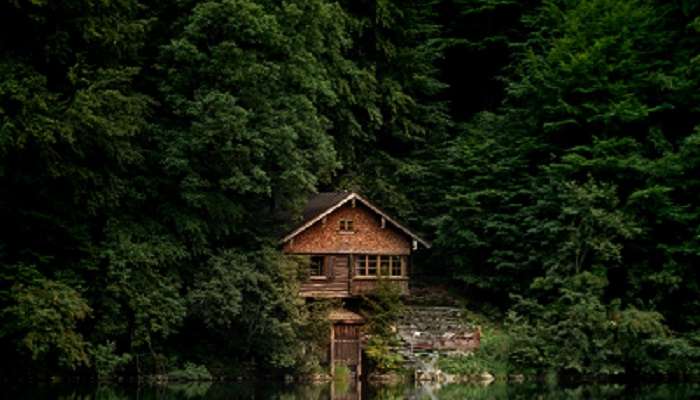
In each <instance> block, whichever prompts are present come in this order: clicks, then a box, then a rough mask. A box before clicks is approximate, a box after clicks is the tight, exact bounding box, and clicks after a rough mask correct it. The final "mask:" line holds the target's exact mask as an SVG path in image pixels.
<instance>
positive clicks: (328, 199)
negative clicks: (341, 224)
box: [282, 192, 430, 248]
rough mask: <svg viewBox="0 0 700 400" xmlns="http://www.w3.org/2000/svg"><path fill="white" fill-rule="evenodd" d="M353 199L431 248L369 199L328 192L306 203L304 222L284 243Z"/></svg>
mask: <svg viewBox="0 0 700 400" xmlns="http://www.w3.org/2000/svg"><path fill="white" fill-rule="evenodd" d="M353 199H356V200H358V201H360V202H361V203H362V204H364V205H365V206H367V208H369V209H370V210H372V211H374V212H375V213H377V214H379V215H381V216H382V217H384V219H385V220H386V221H388V222H389V223H391V224H392V225H394V226H395V227H396V228H398V229H399V230H401V231H403V232H404V233H405V234H406V235H408V236H410V237H411V238H412V239H414V240H415V241H417V242H418V243H420V244H422V245H423V246H425V247H426V248H430V243H428V242H427V241H425V240H423V239H422V238H420V237H419V236H418V235H416V234H415V233H413V232H412V231H411V230H409V229H408V228H406V227H405V226H403V225H401V224H400V223H398V222H397V221H396V220H394V219H393V218H391V217H389V216H388V215H387V214H386V213H385V212H384V211H382V210H381V209H379V208H378V207H376V206H375V205H373V204H372V203H370V202H369V201H368V200H367V199H365V198H364V197H362V196H360V195H359V194H357V193H355V192H326V193H318V194H315V195H313V196H312V197H311V198H310V199H309V201H308V202H307V203H306V207H305V208H304V211H303V213H302V216H303V217H302V221H301V222H300V223H299V224H298V226H297V228H295V229H294V230H293V231H292V232H291V233H290V234H288V235H287V236H285V237H284V238H283V239H282V243H285V242H287V241H289V240H291V239H292V238H293V237H295V236H296V235H298V234H300V233H301V232H303V231H305V230H306V229H308V228H309V227H311V226H312V225H314V224H315V223H316V222H318V221H320V220H321V219H323V217H325V216H326V215H328V214H330V213H332V212H333V211H335V210H336V209H337V208H339V207H341V206H342V205H343V204H345V203H347V202H348V201H351V200H353Z"/></svg>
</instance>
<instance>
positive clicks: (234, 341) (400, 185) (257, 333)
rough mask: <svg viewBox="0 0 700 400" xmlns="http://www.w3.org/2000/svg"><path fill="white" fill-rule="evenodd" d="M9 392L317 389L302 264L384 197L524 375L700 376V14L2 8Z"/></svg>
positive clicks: (381, 7) (320, 6) (4, 320)
mask: <svg viewBox="0 0 700 400" xmlns="http://www.w3.org/2000/svg"><path fill="white" fill-rule="evenodd" d="M0 31H1V33H0V52H1V54H2V57H1V58H0V221H2V222H1V223H0V358H1V359H2V360H3V363H2V365H1V366H0V373H1V374H2V376H5V377H12V376H15V377H50V376H56V375H64V376H73V375H84V376H91V375H92V376H100V377H102V376H109V375H111V374H122V375H137V374H138V375H142V374H155V373H162V372H164V371H168V370H172V369H175V368H180V367H182V366H183V365H185V364H188V363H193V364H196V365H206V366H207V368H208V369H209V370H210V371H222V372H221V374H224V375H225V374H237V373H239V372H237V371H231V370H237V369H240V370H241V371H244V370H247V371H258V372H262V373H265V374H270V375H278V374H285V373H291V372H295V371H301V372H303V371H308V370H311V369H313V368H315V364H314V361H313V360H311V359H310V358H311V357H310V356H309V355H310V354H312V353H313V351H312V350H313V349H312V348H313V346H314V343H313V338H314V337H316V336H315V334H314V332H315V331H314V330H315V329H319V328H318V321H315V320H314V318H313V315H314V313H313V310H311V309H309V306H307V305H305V304H304V302H303V301H301V300H299V299H297V296H296V287H297V286H296V285H297V281H298V278H299V267H298V265H297V263H296V262H295V261H294V260H292V259H288V258H285V257H284V256H283V255H282V254H281V252H280V249H279V246H278V241H279V238H280V234H281V233H283V232H285V230H286V229H288V228H289V227H290V225H289V224H290V222H289V221H290V219H289V216H290V215H291V216H294V215H298V214H299V212H300V210H301V208H302V207H303V205H304V203H305V200H306V199H307V198H308V196H309V195H310V194H312V193H315V192H319V191H331V190H343V189H347V190H357V191H359V192H361V193H363V194H364V195H365V196H366V197H367V198H369V199H372V200H373V201H376V202H377V204H381V205H382V206H383V207H384V208H386V209H387V211H389V212H390V213H391V214H392V215H396V216H397V217H398V218H399V219H400V220H402V221H404V222H405V223H406V224H407V225H409V226H412V227H413V228H415V229H416V230H417V231H419V232H421V233H422V234H423V235H425V237H426V238H427V239H429V240H431V241H432V244H433V246H432V248H431V250H429V251H426V252H423V254H422V255H420V257H419V258H418V259H417V260H416V268H417V269H418V270H421V271H423V273H424V274H425V275H430V276H432V277H433V278H434V279H437V280H441V281H443V282H447V283H448V284H449V286H450V287H451V288H453V289H454V290H455V291H457V293H460V294H461V295H463V296H466V297H467V298H469V299H471V300H472V301H473V302H474V304H476V305H478V307H480V308H481V309H482V310H485V312H487V313H488V314H490V315H492V316H493V318H495V319H499V320H502V323H503V326H504V327H505V328H504V329H507V330H508V332H510V334H511V337H512V338H513V342H512V343H511V344H510V347H509V350H508V354H507V358H508V362H509V364H510V365H511V366H512V368H513V370H515V371H525V370H528V371H555V372H558V373H560V374H566V375H572V376H581V377H594V378H611V377H632V376H642V377H649V378H659V379H683V378H688V377H693V376H695V377H697V376H699V375H700V276H699V275H700V273H699V272H698V266H700V1H698V0H664V1H662V0H178V1H167V2H160V1H153V0H64V1H57V2H54V1H48V0H32V1H22V0H15V1H9V2H3V3H2V5H0Z"/></svg>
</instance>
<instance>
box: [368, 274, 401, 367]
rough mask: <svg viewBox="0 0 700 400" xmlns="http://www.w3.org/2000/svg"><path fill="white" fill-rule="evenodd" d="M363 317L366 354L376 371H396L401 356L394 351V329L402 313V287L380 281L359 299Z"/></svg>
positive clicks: (395, 339)
mask: <svg viewBox="0 0 700 400" xmlns="http://www.w3.org/2000/svg"><path fill="white" fill-rule="evenodd" d="M362 300H363V301H362V314H363V316H364V317H365V324H366V325H365V327H366V330H367V333H368V334H369V340H368V341H367V345H366V346H365V354H366V355H367V358H368V359H369V360H370V362H372V364H373V366H374V367H375V368H376V369H378V370H379V371H391V370H396V369H397V368H399V367H400V366H401V363H402V362H403V357H402V356H401V355H400V354H398V353H396V352H395V351H394V350H393V348H392V347H393V346H396V345H397V344H398V341H397V337H396V326H397V323H398V319H399V317H400V316H401V314H402V313H403V311H404V305H403V301H402V299H401V288H400V287H399V286H398V285H395V284H393V283H392V282H391V280H388V279H380V280H379V281H378V282H377V286H376V289H375V290H374V291H373V292H372V293H371V294H369V295H366V296H363V298H362Z"/></svg>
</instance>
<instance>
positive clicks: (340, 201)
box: [282, 192, 430, 376]
mask: <svg viewBox="0 0 700 400" xmlns="http://www.w3.org/2000/svg"><path fill="white" fill-rule="evenodd" d="M420 247H424V248H429V247H430V244H429V243H428V242H426V241H425V240H423V239H421V238H420V237H419V236H418V235H416V234H415V233H413V232H411V231H410V230H409V229H408V228H406V227H405V226H403V225H401V224H400V223H399V222H397V221H396V220H395V219H393V218H392V217H390V216H389V215H387V214H386V213H385V212H383V211H382V210H380V209H379V208H378V207H376V206H375V205H373V204H372V203H370V202H369V201H368V200H367V199H365V198H364V197H362V196H360V195H359V194H357V193H354V192H335V193H319V194H317V195H315V196H313V197H312V198H311V199H310V200H309V202H308V204H307V205H306V208H305V210H304V213H303V218H302V221H301V223H300V224H299V225H298V227H297V228H296V229H294V230H293V231H292V232H291V233H289V234H288V235H287V236H285V237H284V238H283V239H282V248H283V251H284V252H285V253H286V254H293V255H297V256H306V257H308V258H309V259H308V265H309V274H308V279H307V280H306V281H305V282H303V283H302V285H301V289H300V293H299V294H300V296H302V297H305V298H307V299H310V300H311V299H320V298H341V299H345V300H344V301H345V305H346V306H347V305H348V303H350V302H352V300H353V299H354V298H357V297H359V296H360V295H363V294H368V293H371V291H372V290H373V289H375V288H376V287H377V283H378V282H379V281H380V279H381V280H384V281H388V282H391V283H393V284H396V285H399V286H400V288H401V291H402V293H403V294H404V295H408V294H409V278H410V273H411V253H412V252H413V251H415V250H418V249H419V248H420ZM350 308H352V307H350ZM328 318H329V320H330V321H331V323H332V326H331V331H330V338H329V355H330V357H329V361H330V370H331V374H333V371H334V368H335V365H336V363H338V362H341V363H343V364H345V365H346V366H348V367H349V368H350V369H351V370H352V371H354V372H355V374H356V376H359V375H360V374H361V365H362V343H361V331H362V324H363V322H364V320H363V318H362V317H361V316H360V315H358V314H357V313H355V312H353V311H351V310H350V309H346V308H341V309H338V310H334V311H333V312H331V315H329V316H328Z"/></svg>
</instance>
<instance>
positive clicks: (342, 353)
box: [328, 309, 364, 377]
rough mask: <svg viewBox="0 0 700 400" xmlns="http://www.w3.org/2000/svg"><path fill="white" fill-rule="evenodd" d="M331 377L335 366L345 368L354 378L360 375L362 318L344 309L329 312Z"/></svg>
mask: <svg viewBox="0 0 700 400" xmlns="http://www.w3.org/2000/svg"><path fill="white" fill-rule="evenodd" d="M328 318H329V319H330V320H331V323H332V325H331V338H330V339H331V340H330V342H331V343H330V344H331V348H330V362H331V375H334V374H335V367H336V365H337V364H344V365H345V366H347V367H348V368H349V369H350V371H351V372H352V373H354V374H355V377H359V376H360V375H362V332H361V331H362V325H363V324H364V318H362V316H361V315H359V314H356V313H354V312H352V311H349V310H346V309H337V310H333V311H331V313H330V315H329V317H328Z"/></svg>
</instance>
